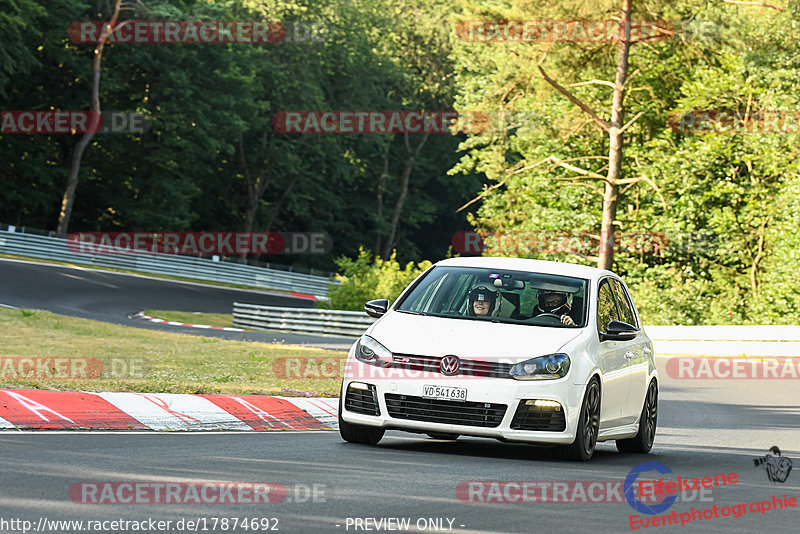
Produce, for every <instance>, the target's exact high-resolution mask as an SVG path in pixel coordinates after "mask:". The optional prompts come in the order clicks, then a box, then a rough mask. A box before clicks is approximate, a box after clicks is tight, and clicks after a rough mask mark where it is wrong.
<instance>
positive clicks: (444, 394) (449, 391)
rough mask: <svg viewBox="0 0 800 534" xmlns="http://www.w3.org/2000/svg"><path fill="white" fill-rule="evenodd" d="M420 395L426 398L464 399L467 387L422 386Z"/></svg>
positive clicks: (465, 398)
mask: <svg viewBox="0 0 800 534" xmlns="http://www.w3.org/2000/svg"><path fill="white" fill-rule="evenodd" d="M422 396H423V397H425V398H426V399H442V400H452V401H465V400H467V388H454V387H450V386H422Z"/></svg>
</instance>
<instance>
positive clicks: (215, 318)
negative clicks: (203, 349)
mask: <svg viewBox="0 0 800 534" xmlns="http://www.w3.org/2000/svg"><path fill="white" fill-rule="evenodd" d="M144 314H145V315H149V316H150V317H156V318H158V319H164V320H165V321H177V322H179V323H191V324H207V325H210V326H228V327H231V326H233V315H232V314H230V313H201V312H180V311H169V310H144Z"/></svg>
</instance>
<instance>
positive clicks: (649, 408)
mask: <svg viewBox="0 0 800 534" xmlns="http://www.w3.org/2000/svg"><path fill="white" fill-rule="evenodd" d="M657 423H658V384H657V383H656V381H655V380H653V381H652V382H650V386H649V387H648V388H647V396H646V397H645V399H644V407H642V415H641V416H640V417H639V432H638V433H637V434H636V435H635V436H634V437H632V438H630V439H618V440H617V450H618V451H619V452H636V453H640V454H647V453H648V452H650V449H652V448H653V441H654V440H655V439H656V424H657Z"/></svg>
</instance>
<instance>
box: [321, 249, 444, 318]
mask: <svg viewBox="0 0 800 534" xmlns="http://www.w3.org/2000/svg"><path fill="white" fill-rule="evenodd" d="M395 257H396V251H393V252H392V255H391V257H390V258H389V259H388V260H383V259H381V258H380V257H379V256H375V257H373V256H372V254H371V253H370V252H369V251H368V250H364V249H363V248H361V249H359V251H358V257H357V258H355V259H350V258H347V257H341V258H339V259H338V260H337V261H336V263H337V265H338V266H339V269H340V271H341V274H339V275H337V277H336V278H337V279H338V281H339V282H340V284H331V285H330V289H329V291H328V296H329V297H330V306H331V307H332V308H333V309H336V310H355V311H362V310H363V309H364V303H366V302H367V301H370V300H373V299H389V301H390V302H394V301H395V300H396V299H397V297H398V296H399V295H400V293H401V292H402V291H403V289H405V288H406V286H408V284H410V283H411V282H412V281H413V280H414V279H415V278H416V277H417V276H419V275H420V274H422V272H423V271H425V269H427V268H428V267H430V266H431V262H429V261H422V262H419V263H416V264H415V263H414V262H413V261H410V262H408V263H407V264H406V266H405V267H401V266H400V264H399V263H398V262H397V260H396V259H395Z"/></svg>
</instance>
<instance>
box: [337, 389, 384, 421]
mask: <svg viewBox="0 0 800 534" xmlns="http://www.w3.org/2000/svg"><path fill="white" fill-rule="evenodd" d="M367 387H368V388H369V389H355V388H354V387H353V386H352V385H351V386H348V387H347V394H346V395H345V397H344V407H345V408H346V409H347V410H348V411H351V412H356V413H363V414H364V415H380V414H381V409H380V408H379V407H378V393H377V391H376V390H375V386H374V385H372V384H367Z"/></svg>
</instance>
